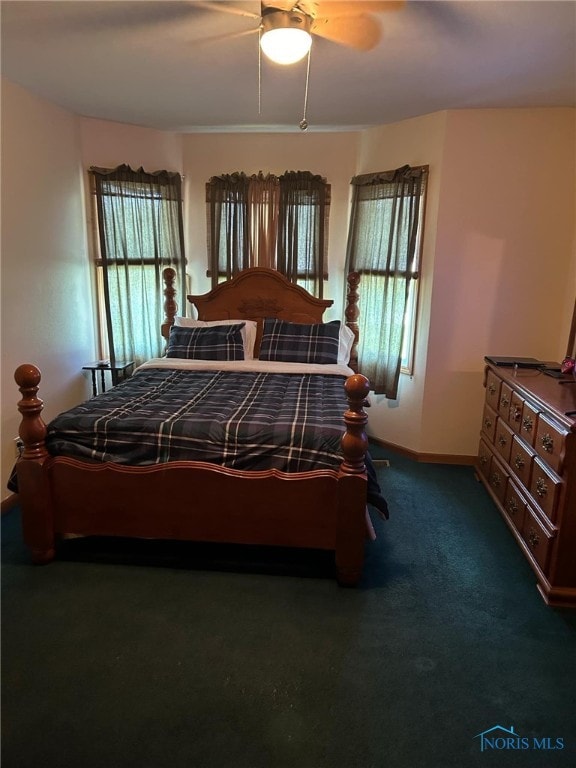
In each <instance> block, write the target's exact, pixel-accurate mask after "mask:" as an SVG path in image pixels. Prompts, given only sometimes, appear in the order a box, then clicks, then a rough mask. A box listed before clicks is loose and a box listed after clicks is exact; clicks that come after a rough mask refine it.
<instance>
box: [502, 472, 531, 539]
mask: <svg viewBox="0 0 576 768" xmlns="http://www.w3.org/2000/svg"><path fill="white" fill-rule="evenodd" d="M504 509H505V511H506V515H507V516H508V519H509V520H510V522H511V523H512V525H513V526H514V527H515V528H516V529H517V530H518V531H522V528H523V526H524V517H525V516H526V500H525V499H524V497H523V496H522V494H521V493H520V491H519V490H518V488H516V486H515V485H514V483H513V482H512V481H510V482H509V483H508V487H507V488H506V495H505V498H504Z"/></svg>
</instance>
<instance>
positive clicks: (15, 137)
mask: <svg viewBox="0 0 576 768" xmlns="http://www.w3.org/2000/svg"><path fill="white" fill-rule="evenodd" d="M79 146H80V145H79V130H78V120H77V118H76V117H74V116H73V115H71V114H69V113H68V112H66V111H64V110H62V109H60V108H58V107H55V106H53V105H52V104H49V103H48V102H45V101H42V100H41V99H38V98H36V97H35V96H32V95H31V94H30V93H29V92H27V91H25V90H24V89H22V88H20V87H19V86H17V85H14V84H12V83H9V82H7V81H6V80H4V79H3V80H2V273H1V276H2V286H1V287H2V302H1V303H2V479H1V482H2V485H1V497H2V498H5V497H6V496H7V495H8V491H7V490H6V481H7V478H8V475H9V472H10V469H11V468H12V465H13V463H14V445H13V441H12V438H13V437H15V436H16V435H17V434H18V425H19V422H20V419H19V417H18V413H17V409H16V403H17V401H18V399H19V393H18V390H17V388H16V385H15V383H14V378H13V374H14V370H15V369H16V367H17V366H18V365H20V364H21V363H24V362H27V363H34V364H35V365H38V366H39V368H40V369H41V371H42V383H41V391H40V396H41V397H43V398H45V401H46V408H45V416H46V418H47V419H49V418H51V417H52V416H55V415H56V414H57V413H58V412H60V411H61V410H64V409H65V408H68V407H70V406H72V405H75V404H76V403H78V402H79V401H81V400H83V399H85V397H86V396H87V395H88V393H89V389H88V382H87V380H86V379H85V378H84V376H83V375H82V372H81V367H82V365H83V364H84V363H85V362H87V361H89V360H91V359H93V356H94V350H95V347H94V330H93V321H92V315H93V308H92V302H91V286H90V273H89V270H88V269H87V257H86V238H85V220H84V215H83V201H82V178H81V166H80V149H79Z"/></svg>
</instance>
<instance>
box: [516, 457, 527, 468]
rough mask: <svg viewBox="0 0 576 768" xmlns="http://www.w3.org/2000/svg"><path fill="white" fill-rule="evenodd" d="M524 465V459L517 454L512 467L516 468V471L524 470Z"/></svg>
mask: <svg viewBox="0 0 576 768" xmlns="http://www.w3.org/2000/svg"><path fill="white" fill-rule="evenodd" d="M525 463H526V462H525V461H524V459H523V458H522V456H521V455H520V454H518V455H517V456H516V458H515V459H514V466H515V467H516V469H524V465H525Z"/></svg>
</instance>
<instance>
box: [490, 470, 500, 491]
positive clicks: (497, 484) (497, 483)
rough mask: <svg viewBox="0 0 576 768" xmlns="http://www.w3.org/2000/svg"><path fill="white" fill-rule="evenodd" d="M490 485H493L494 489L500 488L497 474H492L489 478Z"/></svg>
mask: <svg viewBox="0 0 576 768" xmlns="http://www.w3.org/2000/svg"><path fill="white" fill-rule="evenodd" d="M491 481H492V485H494V486H495V487H496V488H498V487H499V486H500V483H501V482H502V478H501V477H500V475H499V474H498V472H494V474H493V475H492V478H491Z"/></svg>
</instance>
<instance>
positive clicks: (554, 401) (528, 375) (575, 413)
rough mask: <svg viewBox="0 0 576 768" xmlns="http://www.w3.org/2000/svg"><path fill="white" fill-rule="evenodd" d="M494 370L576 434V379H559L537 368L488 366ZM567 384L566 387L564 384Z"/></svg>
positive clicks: (539, 407) (525, 396)
mask: <svg viewBox="0 0 576 768" xmlns="http://www.w3.org/2000/svg"><path fill="white" fill-rule="evenodd" d="M486 370H491V371H492V372H493V373H494V374H495V375H496V376H498V377H499V378H500V379H502V381H505V382H506V383H507V384H508V385H509V386H510V387H512V389H515V390H517V391H518V392H519V393H520V394H521V395H522V396H523V397H524V398H525V399H527V400H529V401H531V402H533V403H534V404H535V405H537V407H538V409H539V410H541V411H547V412H549V413H550V415H551V416H553V417H554V418H555V419H556V420H557V421H559V422H561V423H562V424H564V425H565V426H566V427H567V428H568V429H570V430H571V431H572V432H576V379H569V378H568V377H566V379H555V378H553V377H552V376H546V374H545V373H543V372H542V371H540V370H538V369H535V368H518V369H516V370H514V369H513V368H507V367H504V366H496V365H491V364H488V365H487V366H486ZM563 381H564V382H566V383H564V384H562V383H560V382H563Z"/></svg>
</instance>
